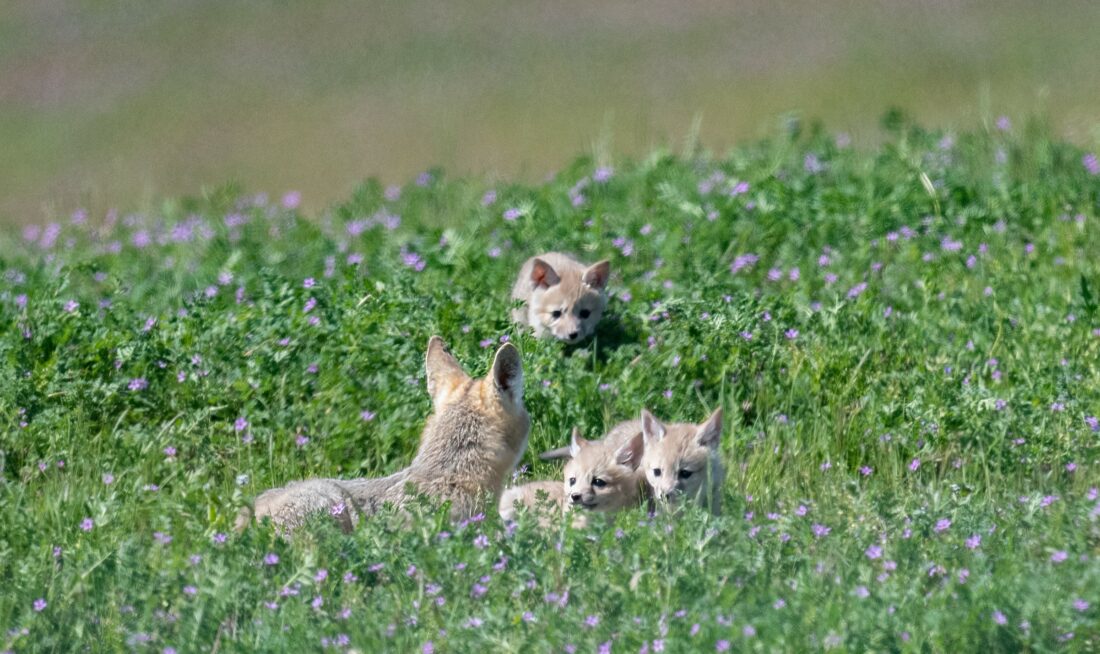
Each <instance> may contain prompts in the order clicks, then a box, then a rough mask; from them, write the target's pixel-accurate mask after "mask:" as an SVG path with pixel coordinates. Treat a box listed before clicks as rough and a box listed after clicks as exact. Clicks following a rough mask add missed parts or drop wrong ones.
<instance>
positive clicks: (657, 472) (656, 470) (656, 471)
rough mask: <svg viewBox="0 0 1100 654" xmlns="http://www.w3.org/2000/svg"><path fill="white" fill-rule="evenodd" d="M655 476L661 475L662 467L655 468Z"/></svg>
mask: <svg viewBox="0 0 1100 654" xmlns="http://www.w3.org/2000/svg"><path fill="white" fill-rule="evenodd" d="M653 476H654V477H660V476H661V469H660V468H654V469H653Z"/></svg>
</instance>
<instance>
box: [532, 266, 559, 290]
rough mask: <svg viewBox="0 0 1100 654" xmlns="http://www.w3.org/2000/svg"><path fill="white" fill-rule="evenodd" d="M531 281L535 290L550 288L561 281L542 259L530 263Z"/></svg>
mask: <svg viewBox="0 0 1100 654" xmlns="http://www.w3.org/2000/svg"><path fill="white" fill-rule="evenodd" d="M531 281H532V282H533V283H534V284H535V288H550V287H551V286H554V285H555V284H557V283H558V282H560V281H561V277H559V276H558V273H557V272H556V271H555V270H554V269H553V268H552V267H550V264H548V263H546V262H545V261H543V260H542V259H535V260H534V261H532V262H531Z"/></svg>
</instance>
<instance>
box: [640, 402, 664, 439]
mask: <svg viewBox="0 0 1100 654" xmlns="http://www.w3.org/2000/svg"><path fill="white" fill-rule="evenodd" d="M642 436H643V437H644V438H645V444H646V445H653V444H656V443H660V442H661V439H662V438H664V437H665V426H664V425H663V424H661V421H660V420H658V419H657V418H656V417H655V416H654V415H653V414H652V413H650V412H649V411H647V410H646V409H642Z"/></svg>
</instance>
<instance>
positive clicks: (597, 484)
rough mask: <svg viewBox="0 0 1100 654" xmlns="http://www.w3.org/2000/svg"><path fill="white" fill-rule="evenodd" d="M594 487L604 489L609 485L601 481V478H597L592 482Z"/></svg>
mask: <svg viewBox="0 0 1100 654" xmlns="http://www.w3.org/2000/svg"><path fill="white" fill-rule="evenodd" d="M592 485H593V486H595V487H596V488H603V487H604V486H606V485H607V482H606V481H604V480H602V479H600V478H599V477H596V478H595V479H593V480H592Z"/></svg>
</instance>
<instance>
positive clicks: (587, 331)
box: [512, 252, 611, 343]
mask: <svg viewBox="0 0 1100 654" xmlns="http://www.w3.org/2000/svg"><path fill="white" fill-rule="evenodd" d="M610 276H611V263H610V262H608V261H607V260H604V261H600V262H599V263H595V264H592V265H591V266H588V265H585V264H583V263H581V262H579V261H577V260H576V259H574V258H573V257H571V256H569V255H567V254H561V253H559V252H547V253H546V254H540V255H539V256H537V257H531V258H530V259H528V260H527V261H526V262H525V263H524V264H523V267H522V268H520V271H519V278H518V279H516V283H515V285H514V286H513V287H512V299H513V300H522V301H523V303H524V306H523V307H521V308H519V309H516V310H515V312H514V313H513V314H512V317H513V319H514V320H515V321H516V322H518V323H520V324H524V325H528V326H530V327H531V328H532V329H534V331H535V336H538V337H543V336H553V337H554V338H556V339H558V340H561V341H565V342H567V343H577V342H579V341H582V340H584V339H585V338H588V337H589V336H591V335H592V333H593V332H595V331H596V324H597V323H599V322H600V317H601V316H602V315H603V311H604V308H606V307H607V280H608V278H609V277H610Z"/></svg>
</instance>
